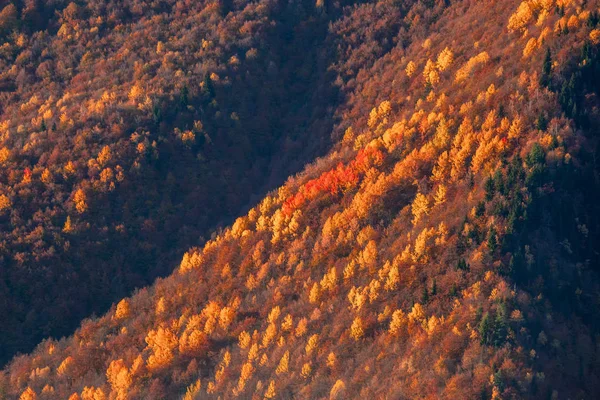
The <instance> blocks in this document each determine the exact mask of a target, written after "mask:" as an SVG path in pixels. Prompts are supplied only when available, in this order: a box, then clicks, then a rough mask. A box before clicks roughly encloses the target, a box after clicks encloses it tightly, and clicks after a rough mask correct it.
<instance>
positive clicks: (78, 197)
mask: <svg viewBox="0 0 600 400" xmlns="http://www.w3.org/2000/svg"><path fill="white" fill-rule="evenodd" d="M73 201H74V202H75V209H76V210H77V212H78V213H80V214H83V213H84V212H86V211H87V209H88V205H87V196H86V194H85V192H84V191H83V189H81V188H80V189H77V191H76V192H75V195H74V196H73Z"/></svg>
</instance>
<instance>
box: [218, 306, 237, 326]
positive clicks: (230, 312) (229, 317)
mask: <svg viewBox="0 0 600 400" xmlns="http://www.w3.org/2000/svg"><path fill="white" fill-rule="evenodd" d="M234 318H235V310H234V309H233V308H232V307H223V308H222V309H221V312H220V313H219V326H220V327H221V329H223V330H224V331H227V328H229V325H231V323H232V322H233V320H234Z"/></svg>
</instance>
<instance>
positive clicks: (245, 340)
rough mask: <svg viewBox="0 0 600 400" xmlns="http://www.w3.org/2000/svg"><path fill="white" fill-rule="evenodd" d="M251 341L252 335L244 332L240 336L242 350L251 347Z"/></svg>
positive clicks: (239, 343)
mask: <svg viewBox="0 0 600 400" xmlns="http://www.w3.org/2000/svg"><path fill="white" fill-rule="evenodd" d="M251 340H252V338H251V337H250V334H249V333H248V332H246V331H242V333H240V335H239V336H238V345H239V346H240V348H242V349H245V348H246V347H248V346H249V345H250V341H251Z"/></svg>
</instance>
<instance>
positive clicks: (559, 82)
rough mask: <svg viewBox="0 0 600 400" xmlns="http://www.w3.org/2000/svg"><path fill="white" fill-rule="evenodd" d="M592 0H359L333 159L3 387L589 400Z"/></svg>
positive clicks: (75, 393)
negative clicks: (400, 0)
mask: <svg viewBox="0 0 600 400" xmlns="http://www.w3.org/2000/svg"><path fill="white" fill-rule="evenodd" d="M599 6H600V4H598V2H595V1H587V2H578V1H568V0H561V1H558V2H556V1H553V0H545V1H531V0H530V1H525V2H518V1H486V2H477V1H467V0H465V1H453V2H442V1H441V2H422V3H421V2H415V3H413V4H411V5H410V7H408V6H407V5H406V4H403V5H400V4H398V3H396V2H392V1H390V2H387V1H381V2H377V3H364V4H360V5H356V6H352V7H348V8H346V9H345V11H344V15H343V16H342V17H341V18H339V20H337V21H336V22H335V23H333V24H331V26H330V28H329V31H330V34H332V35H334V36H335V35H337V36H338V37H340V38H342V39H343V43H346V44H347V45H346V46H338V47H337V48H336V47H332V48H333V49H335V51H336V54H337V57H338V60H339V61H338V62H337V63H335V64H334V65H333V66H332V67H331V69H330V71H333V72H334V73H335V74H336V75H337V79H336V84H337V85H338V87H339V88H340V90H341V92H342V93H348V96H347V98H346V100H345V101H344V102H343V103H342V104H340V105H339V107H338V108H337V110H336V115H337V116H338V117H339V123H338V124H336V126H335V127H334V128H333V130H332V138H333V140H334V142H335V144H334V145H333V146H332V149H331V151H330V152H329V153H328V154H327V156H325V157H323V158H321V159H318V160H317V161H315V162H314V163H313V164H311V165H309V166H307V167H306V168H305V170H304V171H303V172H302V173H301V174H299V175H297V176H293V177H291V178H289V179H288V181H287V182H286V184H285V185H283V186H282V187H281V188H279V189H278V190H277V191H274V192H271V193H270V194H269V195H267V196H266V197H265V198H264V199H263V200H262V201H261V202H260V204H259V205H257V206H256V207H254V208H252V209H251V210H250V211H249V212H248V213H247V214H246V215H244V216H242V217H240V218H238V219H237V220H236V221H235V222H234V223H233V224H232V225H231V226H230V227H229V228H226V229H224V230H223V231H222V232H220V233H219V234H218V235H216V237H214V238H213V239H211V240H210V241H208V242H207V243H206V244H205V245H204V246H203V247H196V248H192V249H190V250H189V251H188V252H187V253H186V254H185V256H184V257H183V259H182V261H181V264H180V266H179V268H178V269H177V270H176V271H175V272H174V273H173V274H172V275H171V276H169V277H167V278H164V279H158V280H157V281H156V283H155V284H154V285H153V286H151V287H148V288H145V289H142V290H139V291H138V292H136V293H135V294H134V295H133V296H132V297H130V298H127V299H123V300H121V301H120V302H119V303H118V304H117V305H115V306H114V307H113V308H111V311H110V312H109V313H107V314H106V315H104V316H103V317H101V318H98V319H91V320H87V321H85V322H83V324H82V326H81V327H80V328H79V330H77V332H76V333H75V334H74V335H73V336H72V337H69V338H66V339H62V340H60V341H55V340H47V341H45V342H43V343H42V344H40V345H39V347H38V348H37V349H36V350H35V351H34V352H33V353H32V354H31V355H28V356H21V357H17V358H15V359H14V360H13V361H12V362H11V363H10V364H9V366H8V367H7V368H6V369H5V370H4V372H3V375H2V379H1V380H0V393H4V394H5V396H6V397H8V398H18V397H19V396H21V398H23V399H28V398H36V397H37V398H71V399H78V398H81V399H93V398H156V399H160V398H177V397H184V398H186V399H193V398H219V397H220V398H234V397H240V398H327V397H329V398H340V399H341V398H358V397H362V398H431V399H438V398H444V399H446V398H447V399H456V398H465V399H478V398H494V399H500V398H502V399H508V398H594V395H595V394H596V393H598V391H599V390H600V387H599V385H600V381H599V377H598V367H599V365H598V359H599V357H598V353H597V352H598V342H597V341H598V328H599V325H598V322H599V321H598V315H599V313H598V311H599V310H598V298H599V297H598V294H599V286H598V285H599V280H598V272H599V253H598V247H597V243H599V242H600V224H599V222H600V221H599V219H598V218H599V215H600V213H599V212H600V210H599V209H598V208H599V206H598V203H597V201H596V199H597V197H598V194H599V190H598V189H599V188H600V180H599V175H598V172H599V168H598V165H597V160H598V155H599V154H600V146H599V144H598V137H597V132H598V126H599V125H598V122H599V121H600V120H599V118H598V117H599V115H598V98H597V96H598V94H599V93H600V90H599V89H600V88H599V87H598V81H597V79H595V78H596V77H597V76H598V75H599V73H600V62H599V61H600V49H599V48H598V45H599V44H600V28H599V26H598V22H599V18H598V11H599V8H598V7H599Z"/></svg>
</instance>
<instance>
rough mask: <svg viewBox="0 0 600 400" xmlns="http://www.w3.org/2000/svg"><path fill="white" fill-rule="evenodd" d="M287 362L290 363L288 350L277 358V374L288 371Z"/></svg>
mask: <svg viewBox="0 0 600 400" xmlns="http://www.w3.org/2000/svg"><path fill="white" fill-rule="evenodd" d="M289 364H290V352H289V350H288V351H286V352H285V353H284V354H283V357H281V360H279V365H278V366H277V369H276V370H275V373H276V374H277V375H281V374H283V373H286V372H288V370H289Z"/></svg>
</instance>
